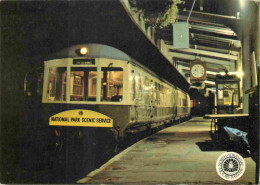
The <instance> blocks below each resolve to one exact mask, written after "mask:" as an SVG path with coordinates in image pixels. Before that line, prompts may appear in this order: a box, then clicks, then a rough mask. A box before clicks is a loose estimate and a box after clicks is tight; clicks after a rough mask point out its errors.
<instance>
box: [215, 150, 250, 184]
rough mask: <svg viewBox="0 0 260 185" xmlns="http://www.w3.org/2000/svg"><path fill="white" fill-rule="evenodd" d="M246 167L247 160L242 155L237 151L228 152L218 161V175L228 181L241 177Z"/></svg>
mask: <svg viewBox="0 0 260 185" xmlns="http://www.w3.org/2000/svg"><path fill="white" fill-rule="evenodd" d="M245 169H246V163H245V160H244V159H243V157H242V156H241V155H239V154H238V153H235V152H226V153H224V154H222V155H221V156H220V157H219V158H218V160H217V163H216V170H217V172H218V175H219V176H220V177H221V178H223V179H225V180H227V181H235V180H237V179H239V178H240V177H242V175H243V174H244V172H245Z"/></svg>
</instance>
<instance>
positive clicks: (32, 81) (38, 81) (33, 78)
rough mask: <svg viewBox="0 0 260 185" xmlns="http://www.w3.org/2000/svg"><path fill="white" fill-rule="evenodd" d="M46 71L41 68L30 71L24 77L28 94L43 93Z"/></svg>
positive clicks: (25, 89) (25, 90)
mask: <svg viewBox="0 0 260 185" xmlns="http://www.w3.org/2000/svg"><path fill="white" fill-rule="evenodd" d="M43 76H44V73H43V72H42V71H39V70H35V71H32V72H28V73H27V74H26V76H25V79H24V92H25V94H26V95H27V96H32V95H40V96H41V95H42V88H43Z"/></svg>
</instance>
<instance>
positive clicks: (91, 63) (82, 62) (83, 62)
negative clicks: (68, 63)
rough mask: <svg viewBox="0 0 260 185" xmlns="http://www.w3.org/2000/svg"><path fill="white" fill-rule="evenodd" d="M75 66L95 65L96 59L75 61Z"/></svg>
mask: <svg viewBox="0 0 260 185" xmlns="http://www.w3.org/2000/svg"><path fill="white" fill-rule="evenodd" d="M73 64H74V65H95V59H94V58H91V59H89V58H84V59H73Z"/></svg>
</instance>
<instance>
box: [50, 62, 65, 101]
mask: <svg viewBox="0 0 260 185" xmlns="http://www.w3.org/2000/svg"><path fill="white" fill-rule="evenodd" d="M66 76H67V71H66V67H50V68H49V76H48V87H47V99H48V100H51V101H65V100H66Z"/></svg>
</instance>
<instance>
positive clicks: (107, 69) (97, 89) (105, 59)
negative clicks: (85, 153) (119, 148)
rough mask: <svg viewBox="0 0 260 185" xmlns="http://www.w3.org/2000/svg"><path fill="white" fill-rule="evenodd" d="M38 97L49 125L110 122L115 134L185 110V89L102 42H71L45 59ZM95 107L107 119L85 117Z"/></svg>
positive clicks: (133, 130) (160, 121)
mask: <svg viewBox="0 0 260 185" xmlns="http://www.w3.org/2000/svg"><path fill="white" fill-rule="evenodd" d="M42 102H43V104H44V112H45V117H47V118H49V120H48V121H47V120H46V121H47V122H49V123H48V124H50V125H52V126H85V127H111V128H113V130H114V134H116V137H124V136H125V135H126V134H129V133H136V132H140V131H143V130H146V129H150V128H153V127H158V126H160V125H162V124H165V123H169V122H171V121H173V120H175V119H180V118H184V117H187V116H189V114H190V111H189V96H188V95H187V94H186V93H184V92H182V91H181V90H180V89H178V88H177V87H174V86H173V85H172V84H170V83H168V82H167V81H166V80H164V79H161V78H160V77H159V76H157V75H156V74H155V73H153V72H151V71H150V70H149V69H147V68H146V67H144V66H143V65H141V64H140V63H138V62H136V61H135V60H133V59H132V58H130V57H129V56H128V55H126V54H125V53H123V52H122V51H120V50H117V49H115V48H113V47H110V46H105V45H101V44H85V45H77V46H73V47H70V48H68V49H65V50H63V51H61V52H59V53H57V54H55V55H54V56H52V57H51V58H50V59H49V60H47V61H45V67H44V85H43V96H42ZM69 110H71V111H74V112H73V113H72V112H68V111H69ZM81 110H88V112H86V113H85V112H84V111H81ZM65 111H67V112H65ZM90 111H92V112H90ZM61 112H64V114H62V116H60V115H61ZM81 112H82V113H84V114H88V115H87V116H86V115H82V116H80V113H81ZM95 112H96V113H100V114H102V115H104V116H107V118H108V119H111V120H112V121H107V122H108V123H106V122H105V121H104V122H102V120H100V119H99V121H98V119H97V118H94V119H96V120H93V119H92V120H91V119H90V118H89V117H88V116H90V115H92V114H95ZM66 114H67V115H68V114H72V115H73V116H74V118H73V116H66ZM76 114H78V115H76ZM90 117H91V116H90ZM54 118H55V119H54ZM63 118H64V119H63ZM66 118H67V120H66ZM83 118H84V119H85V121H84V123H83V122H82V121H83V120H84V119H83ZM91 118H93V116H92V117H91ZM72 119H74V120H72ZM111 122H113V123H111Z"/></svg>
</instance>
